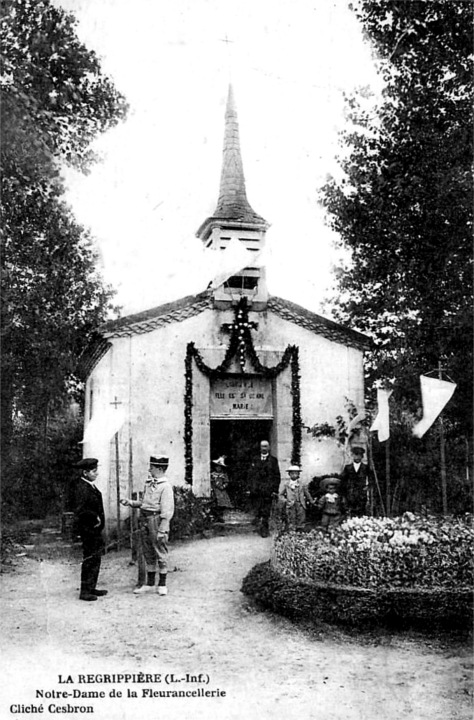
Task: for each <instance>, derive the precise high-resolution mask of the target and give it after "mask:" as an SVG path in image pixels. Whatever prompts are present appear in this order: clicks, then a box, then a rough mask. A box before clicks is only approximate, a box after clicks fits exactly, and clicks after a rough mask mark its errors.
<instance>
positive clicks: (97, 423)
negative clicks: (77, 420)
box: [81, 408, 126, 445]
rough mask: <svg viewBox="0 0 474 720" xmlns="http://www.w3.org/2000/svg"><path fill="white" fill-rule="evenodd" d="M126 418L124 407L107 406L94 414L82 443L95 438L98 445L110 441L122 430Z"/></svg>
mask: <svg viewBox="0 0 474 720" xmlns="http://www.w3.org/2000/svg"><path fill="white" fill-rule="evenodd" d="M125 419H126V415H125V411H124V410H122V408H117V409H115V408H107V410H103V411H99V412H97V413H95V414H94V416H93V417H92V419H91V420H90V422H89V423H88V424H87V427H86V429H85V431H84V437H83V438H82V440H81V443H86V442H91V441H92V440H94V441H95V442H96V443H97V444H98V445H100V443H101V442H102V441H108V440H110V438H111V437H113V436H114V435H115V433H116V432H118V431H119V430H120V428H121V427H122V425H123V424H124V422H125Z"/></svg>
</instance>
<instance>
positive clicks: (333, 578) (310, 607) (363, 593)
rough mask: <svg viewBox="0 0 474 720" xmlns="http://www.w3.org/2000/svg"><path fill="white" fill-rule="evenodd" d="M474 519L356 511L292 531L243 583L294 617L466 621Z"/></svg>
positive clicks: (343, 620) (347, 620) (469, 612)
mask: <svg viewBox="0 0 474 720" xmlns="http://www.w3.org/2000/svg"><path fill="white" fill-rule="evenodd" d="M473 550H474V529H473V527H472V523H471V521H470V519H465V520H447V519H443V520H437V519H433V518H429V519H428V518H417V517H415V516H414V515H411V514H409V513H406V514H405V515H404V516H403V517H402V518H365V517H364V518H353V519H350V520H348V521H346V522H345V523H343V524H342V525H341V526H339V527H337V528H334V529H332V530H331V531H330V532H328V533H327V534H324V533H321V532H320V531H312V532H311V533H307V534H299V533H287V534H285V535H281V536H280V537H278V538H277V539H276V540H275V543H274V548H273V554H272V558H271V561H270V563H269V564H264V565H261V566H257V568H254V569H253V570H252V571H251V573H250V574H249V575H248V576H247V578H246V579H245V580H244V585H243V588H242V589H243V591H244V592H247V593H249V594H252V595H254V596H255V597H256V598H257V599H258V600H260V601H261V602H263V603H264V604H266V605H267V606H269V607H271V608H272V609H274V610H276V611H280V612H283V613H284V614H286V615H290V616H292V617H296V616H299V617H301V616H302V617H307V618H311V619H314V620H317V619H322V620H326V621H329V622H339V623H345V624H347V623H348V624H358V623H361V622H371V623H374V622H382V623H389V624H391V623H394V624H397V625H399V626H400V625H404V624H413V622H415V623H416V624H424V623H430V622H442V623H448V624H453V623H454V624H459V623H460V624H462V623H464V622H466V621H468V620H469V619H470V618H471V617H472V586H473V579H474V574H473V562H472V558H473Z"/></svg>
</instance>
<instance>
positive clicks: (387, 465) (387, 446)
mask: <svg viewBox="0 0 474 720" xmlns="http://www.w3.org/2000/svg"><path fill="white" fill-rule="evenodd" d="M391 491H392V489H391V487H390V438H387V439H386V440H385V495H386V498H385V504H386V506H387V516H388V517H390V515H391V513H392V507H391V497H390V495H391Z"/></svg>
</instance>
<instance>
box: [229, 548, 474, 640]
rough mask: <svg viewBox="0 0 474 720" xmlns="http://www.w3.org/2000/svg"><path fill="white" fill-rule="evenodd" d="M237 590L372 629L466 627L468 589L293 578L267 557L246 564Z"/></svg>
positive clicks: (285, 610) (294, 610) (291, 614)
mask: <svg viewBox="0 0 474 720" xmlns="http://www.w3.org/2000/svg"><path fill="white" fill-rule="evenodd" d="M242 592H243V593H245V594H246V595H250V596H252V597H253V598H254V600H256V601H257V602H258V603H260V604H262V605H263V606H265V607H267V608H269V609H271V610H273V611H274V612H278V613H280V614H282V615H284V616H285V617H288V618H290V619H292V620H304V621H309V622H311V623H314V624H316V625H317V624H318V623H321V622H328V623H334V624H337V625H344V626H348V627H357V628H361V629H362V628H364V629H370V630H372V629H374V628H375V627H376V626H384V627H390V628H396V629H397V630H401V629H405V628H413V629H418V630H437V629H439V628H447V629H449V630H453V629H466V628H470V620H471V618H472V610H473V603H472V593H471V592H470V591H468V590H463V591H457V590H444V589H439V588H437V589H435V590H427V589H424V590H413V589H387V590H370V589H367V588H358V587H349V586H342V585H326V584H324V583H317V582H309V581H305V580H295V579H294V578H292V577H289V576H287V575H282V574H281V573H278V572H276V571H275V570H274V569H273V568H272V566H271V563H270V562H267V563H261V564H259V565H256V566H255V567H253V568H252V570H251V571H250V572H249V573H248V575H247V576H246V577H245V578H244V581H243V584H242Z"/></svg>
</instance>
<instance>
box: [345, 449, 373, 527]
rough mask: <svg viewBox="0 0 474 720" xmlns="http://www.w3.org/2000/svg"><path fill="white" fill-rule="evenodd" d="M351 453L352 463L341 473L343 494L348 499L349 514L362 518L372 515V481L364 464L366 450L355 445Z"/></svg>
mask: <svg viewBox="0 0 474 720" xmlns="http://www.w3.org/2000/svg"><path fill="white" fill-rule="evenodd" d="M351 453H352V462H351V463H349V464H348V465H345V466H344V470H343V471H342V473H341V485H342V487H341V492H342V495H343V496H344V497H345V498H346V502H347V508H348V511H349V514H350V515H351V516H352V517H360V516H362V515H369V514H370V513H371V508H370V506H371V501H370V499H371V496H372V480H371V475H370V471H369V468H368V467H367V465H366V464H365V463H363V462H362V458H363V457H364V453H365V449H364V448H363V447H361V446H360V445H354V446H353V447H352V448H351Z"/></svg>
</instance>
